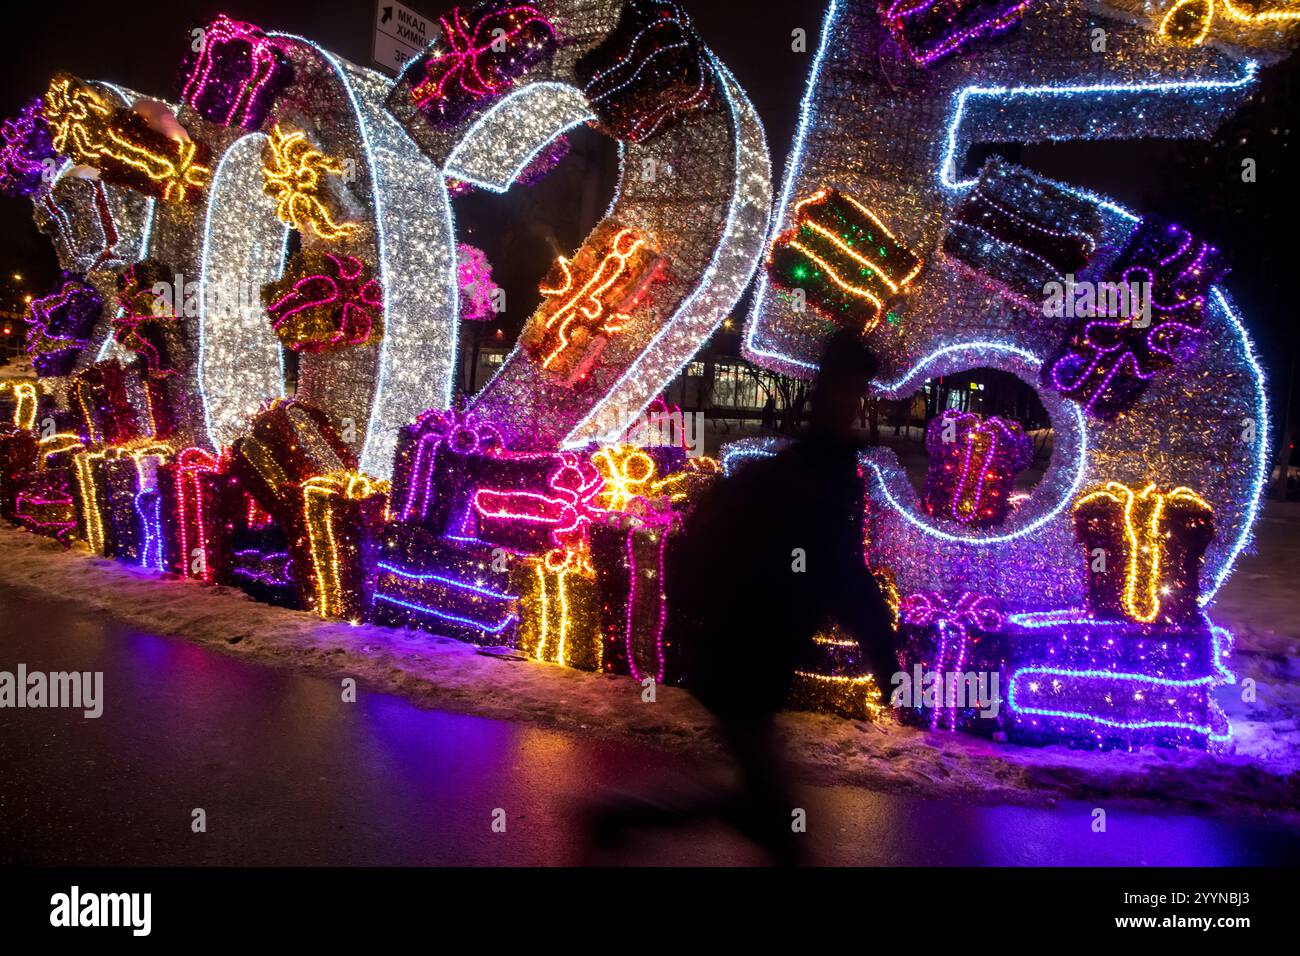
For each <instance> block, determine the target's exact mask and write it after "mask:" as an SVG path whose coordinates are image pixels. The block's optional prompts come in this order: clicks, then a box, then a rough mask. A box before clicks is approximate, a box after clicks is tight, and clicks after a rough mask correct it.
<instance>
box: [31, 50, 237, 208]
mask: <svg viewBox="0 0 1300 956" xmlns="http://www.w3.org/2000/svg"><path fill="white" fill-rule="evenodd" d="M44 103H45V119H46V122H47V123H48V124H49V127H50V132H51V141H52V143H53V146H54V149H55V151H56V152H59V153H62V154H64V155H66V156H68V157H69V158H70V159H71V160H72V161H73V162H74V163H77V164H78V165H82V166H90V167H93V168H95V169H97V170H99V173H100V175H101V176H102V177H103V178H104V179H105V180H106V181H108V182H112V183H116V184H117V185H121V186H128V187H130V188H132V189H135V190H138V191H139V192H142V193H144V194H146V195H149V196H153V197H155V198H157V199H162V200H165V201H167V202H187V201H193V200H194V198H195V194H197V193H199V192H201V191H202V190H204V189H205V188H206V187H207V182H208V177H209V175H210V173H211V172H212V170H211V167H210V165H209V162H210V157H211V149H210V148H209V147H208V146H207V144H205V143H198V142H195V141H193V140H192V139H189V138H188V137H186V138H184V139H178V138H172V137H170V136H168V135H166V134H164V133H161V132H159V131H158V130H157V129H155V128H154V127H153V126H151V125H150V124H149V122H148V121H147V120H146V119H145V117H144V116H142V115H141V114H140V113H137V112H134V111H132V110H128V109H123V108H121V107H115V106H113V105H112V103H111V102H110V101H109V100H108V98H107V97H106V96H104V95H103V94H102V93H100V92H99V91H98V90H96V89H95V88H94V87H92V86H90V85H89V84H87V83H83V82H82V81H80V80H78V79H76V78H75V77H72V76H69V75H68V74H66V73H59V74H56V75H55V77H54V79H53V80H52V81H51V82H50V86H49V88H48V89H47V90H46V91H45V96H44ZM173 119H174V118H173ZM177 128H178V129H179V127H177ZM182 132H183V131H182Z"/></svg>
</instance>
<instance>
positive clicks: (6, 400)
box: [0, 380, 50, 430]
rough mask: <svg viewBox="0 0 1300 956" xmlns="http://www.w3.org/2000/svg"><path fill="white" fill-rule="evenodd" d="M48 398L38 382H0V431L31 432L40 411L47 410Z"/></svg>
mask: <svg viewBox="0 0 1300 956" xmlns="http://www.w3.org/2000/svg"><path fill="white" fill-rule="evenodd" d="M49 402H50V396H49V395H48V394H47V393H46V392H45V390H44V389H42V388H41V385H40V383H39V382H30V381H23V380H17V381H12V382H0V429H4V428H9V427H12V428H15V429H18V430H31V429H33V428H35V427H36V421H37V419H38V418H39V417H40V416H41V412H42V410H48V409H49Z"/></svg>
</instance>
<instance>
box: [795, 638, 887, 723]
mask: <svg viewBox="0 0 1300 956" xmlns="http://www.w3.org/2000/svg"><path fill="white" fill-rule="evenodd" d="M812 640H813V653H812V654H811V655H809V656H810V657H811V661H810V662H809V663H807V664H806V665H805V666H804V667H801V668H800V669H799V670H796V671H795V672H794V683H793V685H792V686H791V688H790V698H789V704H788V706H789V707H791V708H792V709H794V710H813V711H818V712H820V713H823V714H838V715H839V716H841V717H847V718H848V719H850V720H867V721H872V722H876V721H879V720H881V719H882V718H883V717H884V714H885V707H884V703H883V696H882V694H881V692H880V686H879V685H878V684H877V683H876V678H875V675H873V674H871V673H870V671H869V670H868V668H867V664H866V662H865V661H864V660H863V659H862V651H861V648H860V647H859V646H858V642H857V641H855V640H853V639H852V638H850V637H848V636H847V635H846V634H845V633H844V632H843V631H842V630H840V629H839V628H838V627H836V628H832V629H831V630H829V631H827V632H825V633H821V634H818V635H817V636H815V637H814V638H813V639H812Z"/></svg>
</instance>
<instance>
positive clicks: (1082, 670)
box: [1003, 610, 1236, 750]
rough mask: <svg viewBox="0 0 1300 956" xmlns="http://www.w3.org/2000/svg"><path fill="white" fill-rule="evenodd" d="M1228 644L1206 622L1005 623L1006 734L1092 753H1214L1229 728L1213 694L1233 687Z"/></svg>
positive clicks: (1044, 619)
mask: <svg viewBox="0 0 1300 956" xmlns="http://www.w3.org/2000/svg"><path fill="white" fill-rule="evenodd" d="M1232 644H1233V638H1232V635H1231V634H1230V633H1229V632H1228V631H1227V630H1225V629H1224V628H1221V627H1217V626H1215V625H1214V624H1212V623H1211V622H1210V621H1209V620H1208V619H1206V618H1205V617H1204V616H1201V617H1200V618H1198V619H1196V620H1193V621H1189V622H1187V623H1186V624H1184V625H1180V626H1168V625H1164V624H1152V625H1145V624H1132V623H1128V622H1123V621H1112V620H1097V619H1094V618H1091V617H1089V616H1088V615H1087V613H1086V612H1083V611H1069V610H1067V611H1050V612H1040V613H1033V614H1014V615H1011V617H1010V619H1009V622H1008V626H1007V648H1008V657H1007V662H1006V665H1005V670H1006V674H1007V676H1006V679H1005V680H1006V686H1005V698H1006V701H1005V707H1004V709H1003V715H1004V716H1005V718H1006V721H1005V726H1006V731H1007V735H1008V737H1009V739H1011V740H1012V741H1014V742H1016V743H1024V744H1048V743H1061V742H1065V743H1069V744H1070V745H1072V746H1076V747H1088V748H1092V749H1112V748H1118V749H1125V750H1131V749H1133V748H1135V747H1139V746H1142V745H1144V744H1153V743H1154V744H1163V745H1168V746H1182V747H1198V748H1202V749H1212V748H1217V747H1220V746H1221V745H1223V744H1224V743H1226V742H1227V741H1228V739H1229V738H1230V735H1231V729H1230V727H1229V724H1228V719H1227V717H1226V716H1225V715H1224V713H1223V711H1222V709H1220V707H1219V705H1218V704H1217V703H1216V702H1215V700H1214V689H1215V688H1216V687H1221V686H1223V685H1224V684H1233V683H1236V678H1235V677H1234V676H1233V674H1232V672H1231V671H1229V670H1228V668H1227V666H1226V662H1227V660H1228V657H1229V655H1230V653H1231V650H1232Z"/></svg>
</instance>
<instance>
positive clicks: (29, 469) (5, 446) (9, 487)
mask: <svg viewBox="0 0 1300 956" xmlns="http://www.w3.org/2000/svg"><path fill="white" fill-rule="evenodd" d="M37 448H38V443H37V439H36V435H35V434H34V433H33V432H31V431H28V430H27V429H25V428H15V427H13V426H11V425H10V426H4V425H0V517H4V518H7V519H8V520H10V521H13V520H15V518H16V512H15V508H16V507H17V503H18V492H19V491H20V490H21V489H22V488H23V485H24V482H25V481H26V480H27V476H28V475H30V474H32V473H33V472H35V471H36V461H37V458H36V453H37Z"/></svg>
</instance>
